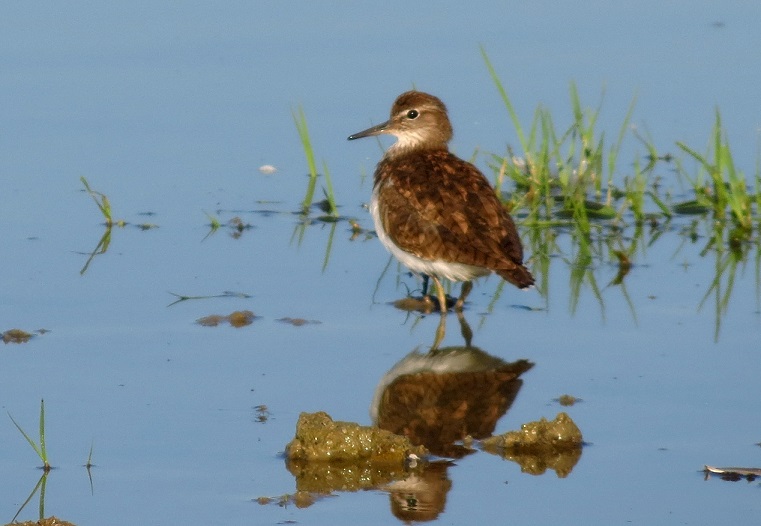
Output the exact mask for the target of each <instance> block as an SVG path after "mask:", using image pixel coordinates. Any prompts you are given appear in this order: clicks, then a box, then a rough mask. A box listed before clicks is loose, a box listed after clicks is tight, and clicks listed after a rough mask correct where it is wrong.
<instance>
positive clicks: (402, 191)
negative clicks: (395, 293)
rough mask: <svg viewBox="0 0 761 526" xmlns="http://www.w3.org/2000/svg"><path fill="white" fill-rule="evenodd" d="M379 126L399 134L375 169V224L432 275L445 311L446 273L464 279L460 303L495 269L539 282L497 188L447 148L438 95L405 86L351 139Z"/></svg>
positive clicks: (386, 240)
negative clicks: (384, 117) (384, 114)
mask: <svg viewBox="0 0 761 526" xmlns="http://www.w3.org/2000/svg"><path fill="white" fill-rule="evenodd" d="M381 133H386V134H390V135H394V136H395V137H396V139H397V141H396V142H395V143H394V144H393V145H392V146H391V147H390V148H389V149H388V150H387V151H386V153H385V155H384V156H383V159H381V161H380V162H379V163H378V167H377V168H376V169H375V176H374V184H373V194H372V199H371V201H370V213H371V214H372V216H373V220H374V222H375V231H376V232H377V234H378V238H379V239H380V240H381V242H382V243H383V245H384V246H385V247H386V248H387V249H388V250H389V252H391V254H393V255H394V257H396V259H398V260H399V261H400V262H402V263H403V264H404V265H405V266H406V267H407V268H409V269H410V270H411V271H413V272H415V273H417V274H422V275H424V276H429V277H430V278H431V279H433V282H434V284H435V286H436V293H437V296H438V300H439V309H440V310H441V312H442V313H445V312H446V309H447V303H446V294H445V292H444V287H443V286H442V284H441V279H448V280H450V281H462V282H463V285H462V290H461V293H460V297H459V298H458V300H457V302H456V303H455V310H462V306H463V304H464V302H465V298H466V297H467V295H468V293H469V292H470V290H471V288H472V287H473V284H472V280H473V279H475V278H478V277H480V276H486V275H488V274H490V273H492V272H495V273H497V274H498V275H499V276H501V277H502V278H504V279H506V280H507V281H509V282H510V283H512V284H513V285H515V286H517V287H519V288H522V289H523V288H526V287H530V286H531V285H533V284H534V278H533V277H532V276H531V273H530V272H529V271H528V269H526V267H524V266H523V247H522V246H521V240H520V237H519V236H518V232H517V231H516V229H515V224H514V223H513V220H512V218H511V217H510V215H509V214H508V213H507V211H506V210H505V208H504V207H503V206H502V203H501V202H500V200H499V199H498V198H497V195H496V193H495V191H494V188H492V186H491V185H490V184H489V182H488V180H487V179H486V177H484V175H483V174H482V173H481V172H480V171H479V170H478V168H476V167H475V166H473V165H472V164H471V163H469V162H467V161H464V160H462V159H460V158H459V157H457V156H455V155H454V154H452V153H450V152H449V147H448V146H447V144H448V143H449V141H450V139H451V138H452V125H451V124H450V122H449V117H448V116H447V109H446V106H444V103H443V102H441V100H439V99H438V98H437V97H434V96H433V95H429V94H427V93H423V92H421V91H408V92H406V93H402V94H401V95H399V97H397V99H396V101H395V102H394V104H393V106H392V107H391V118H390V119H389V120H388V121H386V122H384V123H382V124H378V125H377V126H373V127H372V128H368V129H367V130H364V131H361V132H359V133H355V134H354V135H350V136H349V140H353V139H359V138H362V137H369V136H373V135H378V134H381ZM424 293H425V291H424ZM425 298H426V301H428V302H430V301H431V300H430V297H429V296H428V295H427V294H426V296H425Z"/></svg>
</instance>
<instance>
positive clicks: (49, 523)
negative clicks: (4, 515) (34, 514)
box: [5, 516, 76, 526]
mask: <svg viewBox="0 0 761 526" xmlns="http://www.w3.org/2000/svg"><path fill="white" fill-rule="evenodd" d="M5 526H76V524H74V523H73V522H67V521H62V520H61V519H59V518H57V517H55V516H50V517H48V518H47V519H40V520H38V521H36V522H33V521H27V522H12V523H9V524H6V525H5Z"/></svg>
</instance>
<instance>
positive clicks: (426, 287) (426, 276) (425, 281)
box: [423, 274, 428, 298]
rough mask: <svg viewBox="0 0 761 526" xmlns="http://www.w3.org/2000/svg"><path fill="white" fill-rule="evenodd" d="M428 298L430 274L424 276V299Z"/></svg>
mask: <svg viewBox="0 0 761 526" xmlns="http://www.w3.org/2000/svg"><path fill="white" fill-rule="evenodd" d="M426 296H428V274H423V297H424V298H425V297H426Z"/></svg>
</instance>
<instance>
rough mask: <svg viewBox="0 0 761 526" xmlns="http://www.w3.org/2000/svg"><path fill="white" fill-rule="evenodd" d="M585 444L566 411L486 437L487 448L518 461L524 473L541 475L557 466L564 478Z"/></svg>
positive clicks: (485, 446)
mask: <svg viewBox="0 0 761 526" xmlns="http://www.w3.org/2000/svg"><path fill="white" fill-rule="evenodd" d="M583 445H584V443H583V441H582V438H581V431H580V430H579V428H578V426H577V425H576V424H575V423H574V421H573V420H572V419H571V417H570V416H568V415H567V414H566V413H558V415H557V416H556V417H555V419H554V420H552V421H548V420H547V419H546V418H542V419H540V420H539V421H538V422H529V423H526V424H523V425H522V426H521V429H520V431H508V432H507V433H505V434H503V435H497V436H493V437H489V438H487V439H485V440H484V441H483V446H484V450H485V451H487V452H489V453H494V454H498V455H500V456H501V457H502V458H504V459H505V460H511V461H513V462H516V463H517V464H519V465H520V467H521V471H522V472H524V473H530V474H532V475H541V474H543V473H545V472H546V471H547V470H553V471H555V473H556V474H557V476H558V477H560V478H564V477H567V476H568V475H569V474H570V473H571V471H572V470H573V468H574V466H575V465H576V464H577V463H578V461H579V459H580V458H581V447H582V446H583Z"/></svg>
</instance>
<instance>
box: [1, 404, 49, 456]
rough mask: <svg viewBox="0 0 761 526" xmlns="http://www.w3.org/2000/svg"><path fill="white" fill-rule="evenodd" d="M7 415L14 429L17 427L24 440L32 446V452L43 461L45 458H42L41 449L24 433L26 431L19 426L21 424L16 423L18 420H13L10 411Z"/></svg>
mask: <svg viewBox="0 0 761 526" xmlns="http://www.w3.org/2000/svg"><path fill="white" fill-rule="evenodd" d="M8 417H9V418H10V419H11V422H13V425H15V426H16V429H18V430H19V432H20V433H21V434H22V435H23V436H24V438H25V439H26V441H27V442H29V445H30V446H32V449H34V452H35V453H37V456H38V457H40V460H42V461H43V462H44V461H45V459H44V457H43V455H42V451H41V450H40V447H39V446H38V445H37V444H36V443H35V442H34V440H32V439H31V438H30V437H29V435H27V434H26V432H25V431H24V430H23V429H22V428H21V426H20V425H18V422H16V420H14V418H13V417H12V416H11V414H10V413H8Z"/></svg>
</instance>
